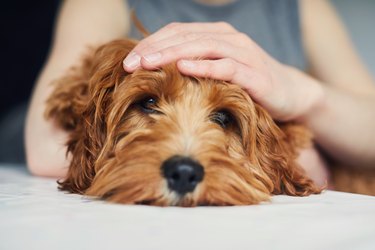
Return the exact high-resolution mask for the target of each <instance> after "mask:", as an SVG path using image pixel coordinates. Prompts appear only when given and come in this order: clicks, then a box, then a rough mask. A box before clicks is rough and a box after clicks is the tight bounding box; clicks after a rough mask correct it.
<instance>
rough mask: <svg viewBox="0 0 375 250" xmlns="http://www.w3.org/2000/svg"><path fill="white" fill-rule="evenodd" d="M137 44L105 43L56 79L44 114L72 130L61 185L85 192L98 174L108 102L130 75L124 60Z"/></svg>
mask: <svg viewBox="0 0 375 250" xmlns="http://www.w3.org/2000/svg"><path fill="white" fill-rule="evenodd" d="M135 44H136V43H135V42H134V41H131V40H117V41H113V42H110V43H107V44H105V45H102V46H100V47H98V48H97V49H96V50H92V51H91V53H90V54H88V55H87V56H86V57H85V58H84V59H83V61H82V64H81V65H80V66H78V67H74V68H72V69H71V70H70V71H69V72H68V73H67V74H66V75H65V76H64V77H62V78H61V79H59V80H58V81H57V82H56V88H55V90H54V92H53V93H52V95H51V97H50V98H49V99H48V101H47V109H46V113H45V114H46V117H47V118H53V119H54V121H55V122H56V123H57V125H58V126H60V127H62V128H63V129H65V130H67V131H69V133H70V138H69V141H68V142H67V145H68V154H71V156H72V160H71V164H70V166H69V171H68V174H67V177H66V178H65V179H64V180H63V181H61V182H59V184H60V189H63V190H67V191H70V192H74V193H84V192H85V191H86V189H87V188H88V187H89V186H90V184H91V182H92V180H93V178H94V177H95V174H96V170H95V163H96V161H97V158H98V156H99V155H100V154H101V151H102V148H103V145H104V143H105V139H106V124H105V117H106V115H107V111H108V105H109V104H110V103H111V98H112V93H113V91H114V89H115V88H116V87H117V86H118V85H119V84H121V83H122V82H123V81H124V79H125V77H126V76H127V73H126V72H125V71H124V69H123V66H122V61H123V59H124V58H125V57H126V55H127V54H128V53H129V52H130V51H131V50H132V49H133V48H134V46H135Z"/></svg>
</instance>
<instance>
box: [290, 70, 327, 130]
mask: <svg viewBox="0 0 375 250" xmlns="http://www.w3.org/2000/svg"><path fill="white" fill-rule="evenodd" d="M287 67H288V72H289V75H290V78H291V81H293V82H294V84H295V86H296V87H295V89H296V90H297V92H296V101H295V104H294V105H295V106H296V107H297V108H296V112H295V114H294V117H293V118H292V119H293V120H296V121H298V122H301V123H306V124H309V121H310V120H311V119H314V117H315V116H316V115H317V114H318V113H319V112H320V111H321V110H322V109H324V106H325V103H326V88H325V86H324V85H323V84H322V83H321V82H319V81H318V80H316V79H314V78H313V77H311V76H309V75H308V74H306V73H305V72H302V71H300V70H298V69H296V68H293V67H290V66H287Z"/></svg>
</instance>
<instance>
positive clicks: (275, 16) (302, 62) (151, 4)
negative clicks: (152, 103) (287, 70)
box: [128, 0, 306, 70]
mask: <svg viewBox="0 0 375 250" xmlns="http://www.w3.org/2000/svg"><path fill="white" fill-rule="evenodd" d="M128 5H129V7H130V9H131V10H134V11H135V13H136V16H137V18H138V19H139V20H140V21H141V22H142V24H143V25H144V27H145V28H146V29H147V30H148V31H150V32H155V31H157V30H158V29H160V28H161V27H163V26H165V25H167V24H168V23H171V22H217V21H225V22H228V23H230V24H231V25H233V26H234V27H235V28H236V29H237V30H239V31H240V32H243V33H246V34H247V35H248V36H249V37H250V38H251V39H253V40H254V41H255V42H256V43H257V44H259V45H260V46H261V47H262V48H263V49H264V50H265V51H267V52H268V53H269V54H270V55H271V56H273V57H274V58H275V59H277V60H279V61H280V62H282V63H285V64H288V65H291V66H294V67H296V68H299V69H301V70H305V68H306V59H305V55H304V52H303V46H302V41H301V40H302V39H301V32H300V20H299V9H298V0H282V1H276V0H236V1H234V2H232V3H229V4H225V5H205V4H201V3H197V2H195V1H194V0H173V1H172V0H128ZM129 36H130V37H132V38H136V39H140V38H142V36H141V35H140V33H139V32H138V31H137V30H136V28H135V27H134V25H132V27H131V31H130V34H129Z"/></svg>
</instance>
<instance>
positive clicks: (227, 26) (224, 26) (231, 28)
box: [217, 21, 235, 30]
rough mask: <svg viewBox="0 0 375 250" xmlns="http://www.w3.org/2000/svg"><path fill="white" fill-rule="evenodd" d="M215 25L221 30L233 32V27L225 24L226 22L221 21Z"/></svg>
mask: <svg viewBox="0 0 375 250" xmlns="http://www.w3.org/2000/svg"><path fill="white" fill-rule="evenodd" d="M217 24H218V25H219V26H220V27H221V28H222V29H225V30H235V29H234V27H233V26H232V25H231V24H229V23H227V22H223V21H221V22H218V23H217Z"/></svg>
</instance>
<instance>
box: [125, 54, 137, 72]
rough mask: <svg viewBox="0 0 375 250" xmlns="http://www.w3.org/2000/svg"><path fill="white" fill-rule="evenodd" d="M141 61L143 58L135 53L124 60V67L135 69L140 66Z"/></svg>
mask: <svg viewBox="0 0 375 250" xmlns="http://www.w3.org/2000/svg"><path fill="white" fill-rule="evenodd" d="M140 61H141V57H140V56H139V55H138V54H137V53H135V52H131V53H130V54H129V55H128V56H127V57H126V58H125V60H124V62H123V63H124V65H125V66H126V67H127V68H131V69H132V68H135V67H137V66H139V64H140Z"/></svg>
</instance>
